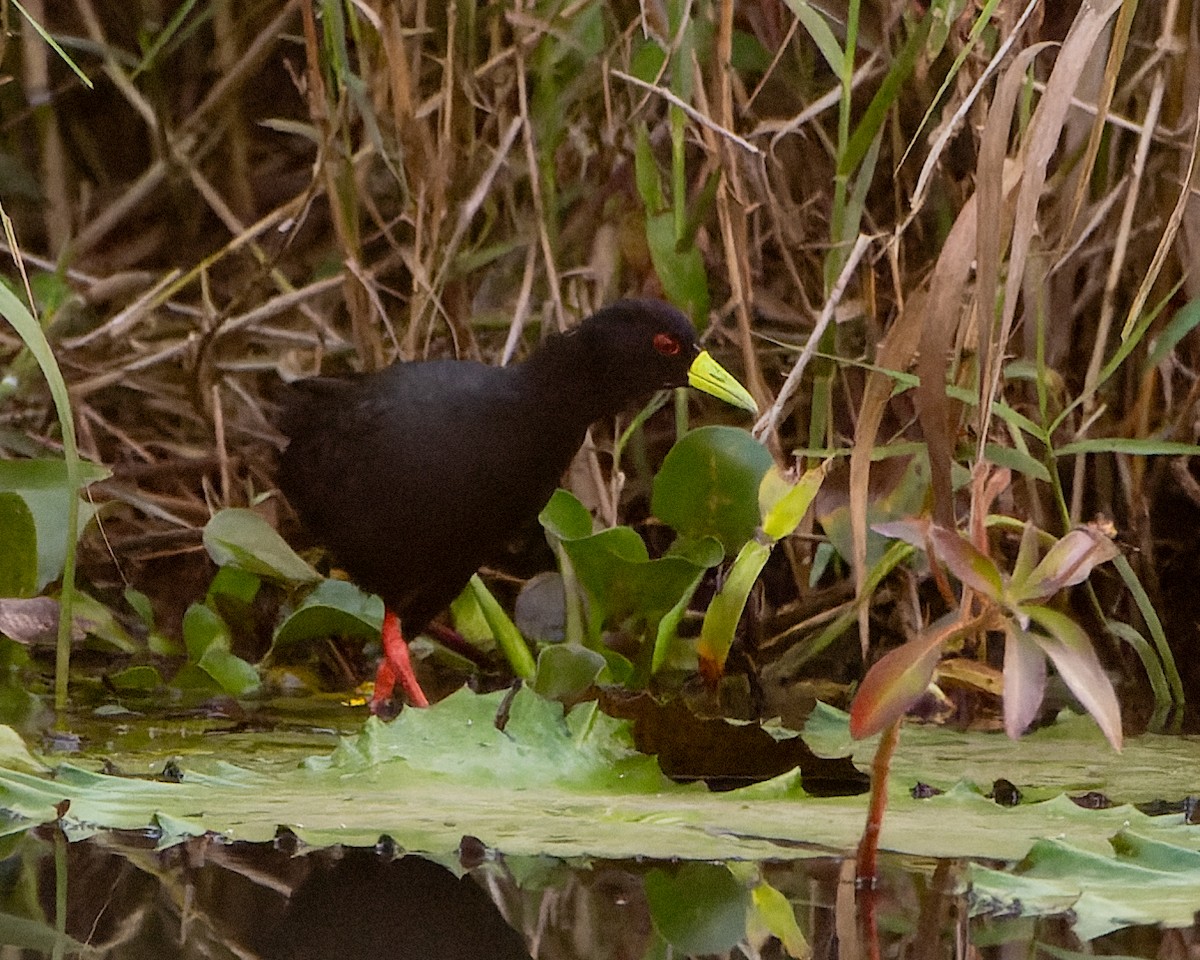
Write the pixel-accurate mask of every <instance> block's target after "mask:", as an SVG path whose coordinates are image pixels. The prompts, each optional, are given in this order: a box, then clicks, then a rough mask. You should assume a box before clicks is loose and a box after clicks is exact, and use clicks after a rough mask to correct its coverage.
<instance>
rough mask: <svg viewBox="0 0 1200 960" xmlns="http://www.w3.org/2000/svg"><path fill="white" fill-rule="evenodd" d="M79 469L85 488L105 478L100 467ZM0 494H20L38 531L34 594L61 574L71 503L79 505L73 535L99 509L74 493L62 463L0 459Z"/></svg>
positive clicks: (103, 471)
mask: <svg viewBox="0 0 1200 960" xmlns="http://www.w3.org/2000/svg"><path fill="white" fill-rule="evenodd" d="M80 470H81V472H82V476H81V482H82V483H83V484H85V485H86V484H89V483H95V482H96V481H98V480H103V479H104V478H105V477H107V476H108V471H107V470H106V469H104V468H103V467H100V466H97V465H96V464H92V463H87V462H84V461H80ZM0 491H7V492H9V493H15V494H19V495H20V496H21V498H22V499H23V500H24V502H25V506H26V507H27V508H28V509H29V513H30V515H31V516H32V517H33V522H34V526H35V528H36V530H37V566H36V568H35V569H36V574H37V586H36V588H35V589H34V591H33V592H34V593H37V592H39V591H41V590H43V589H44V588H45V587H46V585H47V584H48V583H50V582H52V581H54V580H57V579H58V578H59V577H60V576H61V575H62V572H63V563H64V562H65V560H66V554H67V517H68V515H69V514H70V503H71V500H72V499H73V498H74V499H75V500H76V501H77V502H78V511H79V526H78V529H77V531H76V536H78V535H79V534H81V533H83V530H84V528H85V527H86V526H87V525H88V523H90V522H91V519H92V517H94V516H95V515H96V511H97V509H98V508H97V507H96V506H95V505H94V504H92V503H91V502H90V501H87V500H81V499H80V498H79V497H78V496H77V495H76V494H75V493H74V491H73V489H72V487H71V480H70V477H69V475H68V472H67V465H66V463H65V462H63V461H62V460H0Z"/></svg>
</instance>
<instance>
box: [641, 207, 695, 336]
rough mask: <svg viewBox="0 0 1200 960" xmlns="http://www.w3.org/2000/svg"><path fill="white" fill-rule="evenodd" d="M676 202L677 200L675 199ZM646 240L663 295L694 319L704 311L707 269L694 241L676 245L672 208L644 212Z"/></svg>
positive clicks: (677, 240) (677, 241)
mask: <svg viewBox="0 0 1200 960" xmlns="http://www.w3.org/2000/svg"><path fill="white" fill-rule="evenodd" d="M676 202H678V200H677V201H676ZM646 242H647V244H648V245H649V247H650V260H651V261H652V262H653V264H654V272H655V273H656V274H657V275H658V279H659V282H660V283H662V285H663V290H665V291H666V294H667V299H668V300H670V301H671V302H672V303H673V304H675V306H677V307H679V309H680V310H682V311H683V312H684V313H686V314H687V315H688V316H689V317H691V318H692V320H693V322H696V323H698V322H699V321H700V320H701V318H703V317H706V316H707V315H708V307H709V300H708V271H707V270H706V269H705V268H704V256H703V254H701V253H700V249H699V248H698V247H696V246H695V245H688V246H686V247H684V248H682V249H681V248H680V247H679V238H678V236H676V232H675V214H674V213H673V212H672V211H669V210H668V211H666V212H665V213H659V214H654V215H647V217H646Z"/></svg>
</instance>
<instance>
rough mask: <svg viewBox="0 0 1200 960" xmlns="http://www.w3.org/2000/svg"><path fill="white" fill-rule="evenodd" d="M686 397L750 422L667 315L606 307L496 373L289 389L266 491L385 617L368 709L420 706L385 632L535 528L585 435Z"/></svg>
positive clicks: (641, 304)
mask: <svg viewBox="0 0 1200 960" xmlns="http://www.w3.org/2000/svg"><path fill="white" fill-rule="evenodd" d="M689 383H690V384H691V385H692V386H694V387H697V388H698V389H700V390H703V391H705V392H707V393H710V394H712V395H713V396H716V397H719V398H721V399H723V400H726V401H727V402H729V403H731V404H734V405H735V406H738V407H742V408H744V409H746V410H750V411H754V410H756V406H755V403H754V400H753V398H752V397H751V396H750V394H749V393H748V392H747V391H746V389H745V388H744V387H743V386H742V385H741V384H740V383H738V382H737V380H735V379H734V378H733V377H732V376H730V375H729V374H728V373H727V372H726V371H725V370H724V369H723V368H722V367H721V366H720V365H719V364H718V363H717V362H716V361H715V360H713V359H712V358H711V357H710V356H709V354H708V353H707V352H706V351H703V350H701V348H700V344H699V343H698V342H697V340H696V331H695V329H694V328H693V327H692V325H691V323H690V322H689V321H688V319H687V318H686V317H685V316H684V315H683V314H682V313H680V312H679V311H678V310H676V309H675V308H674V307H672V306H669V305H668V304H666V303H662V302H660V301H656V300H620V301H618V302H616V303H614V304H612V305H610V306H608V307H605V308H604V309H602V310H600V311H598V312H597V313H595V314H594V315H592V316H590V317H588V318H587V319H586V320H584V321H583V322H582V323H580V324H579V325H578V326H576V327H574V328H573V329H571V330H569V331H568V332H566V333H563V334H557V335H554V336H551V337H549V338H547V339H546V340H545V341H544V342H543V343H542V344H541V345H540V346H539V347H538V348H537V350H535V351H534V353H533V354H532V355H531V356H530V357H529V359H528V360H527V361H525V362H524V363H520V364H516V365H514V366H511V367H489V366H485V365H483V364H479V363H473V362H467V361H460V360H429V361H424V362H414V363H397V364H393V365H392V366H390V367H387V368H386V369H384V370H380V371H379V372H377V373H367V374H357V375H352V376H349V377H339V378H326V377H316V378H313V379H309V380H301V381H298V382H297V383H295V384H293V386H292V389H291V390H290V392H289V396H288V398H287V400H286V401H285V404H284V412H283V416H282V417H281V420H280V426H281V428H282V430H283V432H284V433H285V434H287V436H288V438H289V440H290V442H289V443H288V446H287V448H286V450H285V451H284V453H283V455H282V457H281V459H280V466H279V475H278V480H279V486H280V488H281V489H282V490H283V492H284V494H286V496H287V498H288V500H289V501H290V502H291V504H292V506H293V507H294V508H295V509H296V512H297V513H298V514H299V516H300V519H301V520H302V521H303V523H304V524H305V525H306V526H307V528H308V529H309V531H310V532H311V533H313V534H314V535H315V536H316V537H317V539H319V540H320V541H321V542H322V543H323V544H324V545H325V546H326V547H328V548H329V549H330V551H331V552H332V554H333V556H334V558H335V559H336V560H337V562H338V563H339V564H340V565H341V566H342V567H344V568H345V569H346V571H347V572H348V573H349V574H350V576H351V577H352V578H353V579H354V580H355V582H356V583H358V585H359V586H361V587H363V588H364V589H366V590H370V591H371V592H373V593H377V594H379V596H381V597H382V598H383V601H384V604H385V605H386V607H387V611H388V612H387V616H386V617H385V619H384V627H383V648H384V661H383V663H381V664H380V667H379V676H378V678H377V682H376V689H375V696H374V699H373V700H372V708H373V709H377V708H378V707H379V706H380V705H381V704H382V703H383V702H384V701H385V700H387V699H389V698H390V697H391V693H392V689H393V688H394V685H395V682H396V681H397V680H399V681H400V682H401V684H402V685H403V687H404V690H405V693H406V694H407V695H408V699H409V701H410V702H411V703H413V704H414V705H417V706H424V705H426V704H427V702H428V701H427V700H426V699H425V695H424V693H422V691H421V688H420V686H419V685H418V684H417V682H416V678H415V676H414V675H413V673H412V667H411V664H410V663H409V658H408V650H407V647H406V645H405V643H404V641H403V639H402V636H401V633H400V623H403V625H404V628H405V629H406V630H408V631H410V632H414V631H417V630H420V629H422V628H424V627H425V626H426V624H427V623H428V622H429V621H430V620H431V619H432V618H433V617H434V616H436V615H437V614H438V613H439V612H441V611H442V610H443V609H444V608H445V607H446V606H447V605H448V604H449V603H450V601H451V600H453V599H454V598H455V597H456V596H457V595H458V593H459V592H460V591H461V590H462V589H463V588H464V587H465V586H466V584H467V581H468V580H470V578H471V575H472V574H474V573H475V571H476V570H477V569H478V568H479V567H480V566H481V565H483V564H485V563H487V562H489V561H493V560H495V559H497V558H498V557H499V556H500V554H501V552H502V551H503V549H504V548H505V546H507V544H508V543H509V542H510V541H512V540H513V538H514V537H516V536H517V535H518V534H520V533H521V532H522V531H524V530H525V529H527V528H528V526H529V525H530V524H532V523H533V522H534V521H535V520H536V518H537V515H538V513H539V512H540V511H541V509H542V508H543V507H544V506H545V505H546V502H547V501H548V500H549V499H550V495H551V494H552V493H553V492H554V489H555V487H556V486H557V485H558V482H559V480H560V478H561V476H562V474H563V472H564V471H565V470H566V469H567V466H568V465H569V464H570V462H571V459H572V458H573V457H574V456H575V453H576V452H577V451H578V450H579V448H580V446H581V445H582V443H583V440H584V435H585V434H586V432H587V429H588V427H589V426H590V425H591V424H592V423H594V422H595V421H597V420H600V419H602V418H604V417H611V416H614V415H616V414H617V413H619V412H620V411H621V410H623V409H625V408H626V407H628V406H629V405H630V404H632V403H634V402H635V401H637V400H639V399H641V398H643V397H646V396H648V395H649V394H651V393H653V392H654V391H655V390H658V389H660V388H663V387H679V386H683V385H684V384H689Z"/></svg>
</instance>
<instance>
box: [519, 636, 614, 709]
mask: <svg viewBox="0 0 1200 960" xmlns="http://www.w3.org/2000/svg"><path fill="white" fill-rule="evenodd" d="M604 667H605V660H604V657H602V656H601V655H600V654H599V653H597V652H596V651H595V650H589V649H588V648H587V647H579V646H575V645H574V644H566V643H559V644H554V645H553V646H548V647H545V648H543V650H542V652H541V653H540V654H538V661H537V675H536V676H535V677H534V679H533V689H534V690H536V691H537V692H538V693H539V694H541V695H542V696H543V697H545V698H546V699H547V700H562V701H568V700H571V699H573V698H575V697H578V696H579V695H580V694H582V693H583V692H584V691H585V690H587V689H588V688H589V687H590V686H591V685H592V684H594V683H595V682H596V680H597V678H598V677H599V676H600V673H601V671H603V670H604Z"/></svg>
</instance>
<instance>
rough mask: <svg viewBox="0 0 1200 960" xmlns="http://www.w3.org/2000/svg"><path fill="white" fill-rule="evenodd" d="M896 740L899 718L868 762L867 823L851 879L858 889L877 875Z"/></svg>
mask: <svg viewBox="0 0 1200 960" xmlns="http://www.w3.org/2000/svg"><path fill="white" fill-rule="evenodd" d="M899 742H900V721H899V720H897V721H896V722H895V723H893V724H892V725H891V726H890V727H888V728H887V729H886V730H885V731H884V732H883V736H882V737H880V738H879V746H878V747H876V748H875V759H874V760H873V761H872V763H871V804H870V806H869V807H867V823H866V826H864V827H863V835H862V839H861V840H859V841H858V860H857V865H856V869H855V880H856V882H857V883H858V886H859V888H860V889H871V888H874V886H875V881H876V879H877V878H878V873H879V870H878V863H879V834H880V833H881V832H882V831H883V813H884V811H885V810H886V809H887V785H888V773H889V772H890V771H891V768H892V754H893V753H895V752H896V744H897V743H899Z"/></svg>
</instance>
